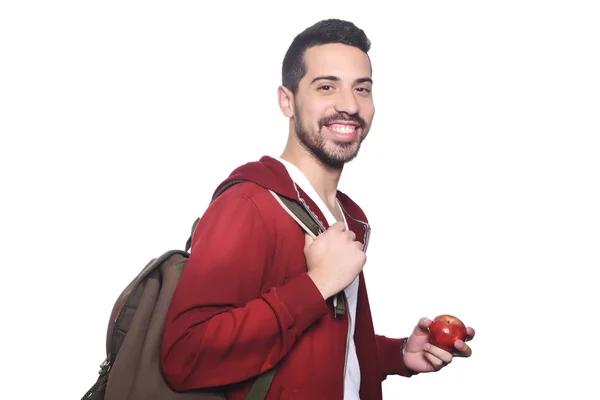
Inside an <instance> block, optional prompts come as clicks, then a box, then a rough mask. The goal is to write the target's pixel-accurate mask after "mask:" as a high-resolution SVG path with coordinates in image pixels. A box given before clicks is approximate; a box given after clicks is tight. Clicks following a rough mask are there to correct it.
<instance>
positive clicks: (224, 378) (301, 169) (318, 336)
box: [162, 20, 475, 400]
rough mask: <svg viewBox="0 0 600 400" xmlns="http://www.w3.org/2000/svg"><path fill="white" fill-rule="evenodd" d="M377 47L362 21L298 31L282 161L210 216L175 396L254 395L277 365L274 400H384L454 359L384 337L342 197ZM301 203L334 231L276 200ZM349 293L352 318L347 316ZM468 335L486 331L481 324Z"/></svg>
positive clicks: (178, 351)
mask: <svg viewBox="0 0 600 400" xmlns="http://www.w3.org/2000/svg"><path fill="white" fill-rule="evenodd" d="M369 48H370V42H369V40H368V39H367V37H366V35H365V34H364V32H363V31H362V30H360V29H358V28H357V27H356V26H354V24H352V23H350V22H346V21H341V20H325V21H321V22H319V23H317V24H315V25H314V26H312V27H310V28H308V29H306V30H305V31H304V32H302V33H301V34H300V35H298V36H297V37H296V38H295V40H294V41H293V43H292V44H291V46H290V48H289V50H288V51H287V53H286V55H285V58H284V61H283V84H282V86H281V87H280V88H279V92H278V95H279V105H280V108H281V110H282V112H283V114H284V115H285V116H286V117H288V118H289V121H290V123H289V136H288V142H287V145H286V147H285V150H284V151H283V154H282V155H281V157H279V158H273V157H268V156H264V157H262V158H261V159H260V160H259V161H255V162H250V163H247V164H245V165H242V166H240V167H239V168H237V169H236V170H235V171H233V173H232V174H231V175H230V176H229V177H228V178H227V179H226V180H225V181H224V182H223V184H226V183H227V182H230V181H233V180H237V179H243V180H246V181H248V182H243V183H238V184H236V185H234V186H233V187H231V188H229V189H227V190H226V191H225V192H224V193H223V194H222V195H221V196H220V197H218V198H217V200H215V201H214V202H213V203H212V204H211V205H210V207H209V208H208V209H207V211H206V212H205V214H204V215H203V217H202V219H201V221H200V223H199V224H198V226H197V229H196V231H195V233H194V236H193V244H192V250H191V255H190V259H189V262H188V264H187V267H186V269H185V271H184V273H183V275H182V277H181V281H180V283H179V286H178V288H177V291H176V293H175V295H174V297H173V300H172V303H171V308H170V312H169V315H168V318H167V324H166V327H165V332H164V341H163V347H162V348H163V352H162V366H163V370H164V374H165V377H166V379H167V381H168V382H169V384H170V385H171V386H172V387H173V388H174V389H175V390H182V391H183V390H190V389H195V388H214V387H222V388H223V390H224V391H225V393H226V395H227V399H230V400H238V399H244V398H245V396H246V394H247V393H248V391H249V389H250V387H251V386H252V384H253V382H254V378H255V377H256V376H258V375H260V374H261V373H263V372H265V371H267V370H270V369H271V368H273V367H277V370H276V374H275V378H274V380H273V382H272V385H271V388H270V390H269V392H268V395H267V397H266V399H268V400H271V399H273V400H274V399H279V400H285V399H297V400H298V399H311V400H321V399H323V400H325V399H327V400H332V399H340V400H342V399H343V400H356V399H363V400H367V399H368V400H377V399H381V397H382V389H381V383H382V381H383V380H384V379H385V378H386V377H387V376H388V375H392V374H396V375H402V376H407V377H408V376H411V375H414V374H416V373H423V372H432V371H437V370H439V369H440V368H442V367H443V366H445V365H447V364H448V363H450V362H451V361H452V358H453V356H459V357H469V356H470V355H471V349H470V348H469V346H468V345H467V344H466V343H464V342H462V341H458V342H457V343H456V348H457V350H456V352H455V353H454V354H451V353H449V352H446V351H444V350H441V349H439V348H437V347H434V346H432V345H431V344H430V343H429V341H428V338H427V328H428V326H429V324H430V323H431V321H430V320H428V319H426V318H423V319H421V320H420V321H419V322H418V324H417V325H416V327H415V329H414V330H413V332H412V334H411V335H410V337H408V338H400V339H392V338H387V337H385V336H380V335H376V334H375V332H374V330H373V322H372V320H371V313H370V309H369V300H368V297H367V288H366V284H365V280H364V275H363V273H362V269H363V266H364V264H365V262H366V255H365V251H366V247H367V244H368V243H367V242H368V236H369V229H370V228H369V224H368V222H367V217H366V216H365V214H364V213H363V211H362V210H361V209H360V207H359V206H358V205H357V204H355V203H354V202H353V201H352V200H351V199H350V198H349V197H348V196H347V195H345V194H343V193H341V192H340V191H338V189H337V186H338V182H339V180H340V176H341V173H342V169H343V167H344V164H345V163H347V162H349V161H350V160H352V159H353V158H354V157H356V155H357V154H358V151H359V148H360V145H361V143H362V141H363V140H364V139H365V138H366V136H367V134H368V132H369V128H370V127H371V122H372V121H373V116H374V113H375V108H374V105H373V97H372V93H371V88H372V80H371V72H372V71H371V62H370V59H369V57H368V55H367V52H368V51H369ZM268 189H270V190H271V191H273V192H276V193H279V194H281V195H283V196H286V197H289V198H292V199H296V200H297V201H299V202H300V203H301V204H302V205H303V206H305V207H306V208H307V209H309V210H310V211H311V212H312V213H313V214H314V215H315V217H316V218H317V219H318V220H319V221H320V222H321V223H322V224H323V226H324V227H325V228H326V231H325V232H324V233H323V234H321V235H319V236H317V237H316V238H315V239H313V238H312V237H310V236H308V235H307V234H305V233H304V231H303V230H302V229H301V228H300V226H299V225H298V224H297V223H296V222H295V221H294V220H293V219H292V218H291V217H290V215H288V214H287V213H286V212H285V211H284V209H283V208H282V207H281V206H280V204H279V203H278V202H277V200H276V199H275V198H274V196H273V195H272V194H271V193H270V192H269V190H268ZM341 292H343V293H344V294H345V296H344V297H341V299H342V300H340V301H342V302H343V303H344V305H345V306H346V312H345V313H341V314H336V312H335V309H336V307H335V306H336V304H334V302H336V300H337V299H340V297H339V296H337V294H338V293H341ZM468 334H469V337H468V340H470V339H472V337H473V336H474V334H475V332H474V330H473V329H472V328H468Z"/></svg>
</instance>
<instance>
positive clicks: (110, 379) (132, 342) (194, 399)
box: [82, 180, 323, 400]
mask: <svg viewBox="0 0 600 400" xmlns="http://www.w3.org/2000/svg"><path fill="white" fill-rule="evenodd" d="M240 182H243V181H242V180H237V181H232V182H230V183H229V184H228V185H226V186H225V187H223V188H222V189H221V190H220V191H218V192H217V193H215V195H214V196H213V199H212V200H213V201H214V200H215V199H216V198H217V196H219V195H220V194H221V193H223V192H224V191H225V190H227V189H228V188H229V187H231V186H233V185H234V184H236V183H240ZM271 193H272V194H273V195H274V197H275V198H276V199H277V200H278V202H279V203H280V204H281V205H282V206H283V207H284V209H285V210H286V211H287V212H288V214H290V215H291V216H292V218H294V219H295V220H296V222H298V223H299V224H300V226H301V227H302V228H303V229H304V230H305V231H306V232H308V233H310V234H311V235H313V236H316V235H318V234H319V233H320V232H322V231H323V227H322V226H320V224H317V222H315V220H314V219H313V218H312V217H311V215H310V214H309V212H308V211H307V210H306V209H305V208H304V207H303V206H302V205H300V204H299V203H298V202H296V201H295V200H292V199H288V198H286V197H283V196H281V195H278V194H275V193H274V192H271ZM199 220H200V218H198V219H196V221H195V222H194V224H193V227H192V235H193V232H194V229H195V228H196V225H197V224H198V222H199ZM192 235H190V237H189V238H188V241H187V243H186V246H185V250H171V251H167V252H166V253H164V254H162V255H161V256H160V257H158V258H155V259H153V260H151V261H150V262H149V263H148V264H147V265H146V266H145V267H144V269H143V270H142V271H141V272H140V273H139V274H138V276H137V277H136V278H135V279H134V280H133V281H131V283H130V284H129V285H128V286H127V287H126V288H125V290H123V292H122V293H121V295H120V296H119V298H118V299H117V301H116V302H115V304H114V306H113V309H112V312H111V315H110V319H109V323H108V329H107V335H106V354H107V356H106V359H105V360H104V362H103V363H102V364H101V365H100V371H99V372H98V373H99V377H98V380H97V381H96V383H95V384H94V385H93V386H92V387H91V388H90V390H88V392H87V393H86V394H85V395H84V396H83V398H82V400H151V399H156V400H175V399H181V400H185V399H187V400H223V399H226V397H225V395H224V394H223V393H222V392H219V391H218V389H212V390H194V391H186V392H183V393H180V392H175V391H174V390H173V389H171V388H170V387H169V385H168V384H167V382H166V381H165V379H164V376H163V373H162V368H161V364H160V354H161V342H162V334H163V328H164V325H165V321H166V318H167V312H168V310H169V305H170V303H171V298H172V297H173V293H174V292H175V288H176V287H177V283H178V282H179V279H180V277H181V274H182V272H183V269H184V268H185V265H186V263H187V261H188V258H189V252H188V251H189V250H190V247H191V241H192ZM275 370H276V368H273V369H271V370H269V371H266V372H265V373H263V374H262V375H260V376H258V377H257V379H256V380H255V382H254V385H253V386H252V389H251V390H250V392H249V393H248V396H247V397H246V400H264V398H265V397H266V395H267V392H268V391H269V387H270V386H271V382H272V380H273V377H274V375H275Z"/></svg>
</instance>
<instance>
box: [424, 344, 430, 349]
mask: <svg viewBox="0 0 600 400" xmlns="http://www.w3.org/2000/svg"><path fill="white" fill-rule="evenodd" d="M430 348H431V345H430V344H429V343H425V344H424V345H423V350H429V349H430Z"/></svg>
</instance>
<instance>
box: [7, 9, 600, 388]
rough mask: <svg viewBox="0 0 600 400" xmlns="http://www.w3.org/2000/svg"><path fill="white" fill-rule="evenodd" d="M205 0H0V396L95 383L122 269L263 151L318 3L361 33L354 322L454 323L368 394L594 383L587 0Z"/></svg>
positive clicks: (595, 200) (595, 96) (596, 31)
mask: <svg viewBox="0 0 600 400" xmlns="http://www.w3.org/2000/svg"><path fill="white" fill-rule="evenodd" d="M215 4H216V3H215ZM215 4H212V5H201V2H197V1H196V2H191V1H185V2H184V1H180V2H156V1H144V2H116V1H112V2H111V1H102V2H81V1H72V2H66V1H62V2H58V1H47V2H41V1H40V2H36V3H33V2H28V1H18V2H17V1H7V2H3V3H2V6H0V57H1V62H0V69H1V71H0V72H1V73H0V132H1V134H2V136H1V138H2V139H1V140H2V141H1V145H0V149H1V150H0V151H1V153H0V154H1V158H0V163H1V165H0V166H1V169H0V171H1V172H0V173H1V179H2V181H1V187H2V194H1V197H0V201H1V207H0V210H1V211H0V212H1V223H0V227H1V228H0V229H1V238H0V239H1V241H0V246H1V247H0V249H1V257H2V258H1V260H2V269H3V271H2V278H1V279H0V282H2V290H1V291H0V296H1V299H0V300H1V303H0V305H1V307H2V313H1V318H2V319H1V321H2V322H1V324H2V328H1V331H0V332H1V333H0V334H1V335H2V339H1V341H0V344H1V346H2V360H1V362H0V365H1V367H0V369H1V370H2V371H3V372H2V374H1V375H0V376H2V384H1V385H0V398H19V399H21V398H23V399H24V398H31V399H33V398H37V396H38V394H39V393H40V392H44V393H46V394H48V393H54V394H55V395H54V398H57V399H77V398H81V396H82V395H83V394H84V393H85V391H86V390H87V389H88V388H89V386H91V385H92V384H93V383H94V382H95V379H96V372H97V370H98V364H99V363H100V362H101V361H102V360H103V358H104V355H105V354H104V345H105V342H104V341H105V334H106V324H107V322H108V317H109V314H110V311H111V309H112V307H113V303H114V300H115V299H116V297H117V296H118V294H119V293H120V292H121V290H122V289H123V288H124V287H125V286H126V285H127V284H128V283H129V281H130V280H131V279H132V278H133V277H134V276H135V275H136V274H137V273H138V272H139V270H140V269H141V268H142V267H143V266H144V265H145V263H146V262H147V261H148V260H149V259H150V258H152V257H155V256H157V255H159V254H160V253H162V252H163V251H165V250H168V249H171V248H182V247H183V246H184V244H185V240H186V239H187V237H188V233H189V228H190V226H191V224H192V222H193V220H194V219H195V218H196V217H197V216H199V215H201V214H202V212H203V210H204V209H205V207H206V206H207V204H208V201H209V198H210V196H211V194H212V192H213V190H214V188H215V186H216V185H217V184H218V183H219V182H220V181H221V180H223V179H224V178H225V177H226V176H227V175H228V174H229V172H230V171H231V170H232V169H233V168H235V167H236V166H238V165H239V164H241V163H244V162H246V161H252V160H255V159H257V158H259V157H260V156H261V155H263V154H268V155H273V156H278V155H279V154H280V152H281V150H282V149H283V146H284V144H285V140H286V137H287V120H286V119H285V117H284V116H283V115H282V114H281V113H280V111H279V109H278V105H277V100H276V89H277V85H279V83H280V70H281V61H282V59H283V55H284V53H285V51H286V49H287V47H288V45H289V44H290V43H291V41H292V39H293V37H294V36H295V35H296V34H297V33H299V32H300V31H302V30H303V29H304V28H306V27H307V26H309V25H311V24H313V23H315V22H317V21H318V20H320V19H323V18H328V17H338V18H343V19H349V20H351V21H353V22H355V23H356V24H357V25H358V26H359V27H361V28H363V29H365V30H366V32H367V34H368V36H369V37H370V39H371V40H372V42H373V47H372V51H371V53H370V55H371V57H372V61H373V65H374V80H375V87H374V96H375V102H376V108H377V112H376V117H375V122H374V126H373V129H372V131H371V135H370V137H369V138H368V139H367V141H366V142H365V144H364V146H363V149H362V151H361V153H360V156H359V158H358V159H357V160H355V161H353V162H352V163H351V164H350V165H348V167H347V170H346V171H345V172H344V175H343V179H342V182H341V187H340V189H341V190H343V191H345V192H346V193H348V194H350V195H351V196H352V197H353V198H354V199H355V200H356V201H357V202H358V203H359V204H360V205H361V206H362V207H363V208H364V209H365V211H366V212H367V214H368V216H369V219H370V221H371V223H372V225H373V236H372V241H371V244H370V247H369V260H368V263H367V266H366V270H365V271H366V274H367V279H368V288H369V292H370V299H371V306H372V309H373V314H374V318H375V325H376V330H377V331H378V332H379V333H382V334H386V335H388V336H396V337H400V336H404V335H408V334H409V333H410V332H411V330H412V328H413V326H414V325H415V324H416V323H417V321H418V319H419V318H420V317H422V316H428V317H430V318H433V317H434V316H435V315H437V314H441V313H451V314H455V315H457V316H459V317H460V318H462V319H463V320H464V321H465V322H466V323H467V324H469V325H471V326H473V327H474V328H475V329H476V330H477V336H476V338H475V340H474V341H473V342H471V345H472V347H473V350H474V352H473V356H472V357H471V358H470V359H466V360H465V359H460V360H455V362H454V363H453V364H451V365H450V366H449V367H448V368H446V369H444V370H442V371H441V372H439V373H434V374H425V375H419V376H417V377H414V378H411V379H405V378H401V377H391V378H389V379H388V380H387V381H385V382H384V398H385V399H399V398H404V399H415V398H419V399H420V400H426V399H438V398H440V396H443V397H444V398H445V399H448V400H450V399H461V400H467V399H507V398H512V399H530V398H532V399H541V398H546V396H548V397H551V398H569V399H575V398H581V399H590V398H592V397H593V396H595V395H594V394H593V393H597V389H596V387H595V386H593V383H594V382H596V381H597V377H598V373H599V372H600V370H599V369H598V359H599V357H600V354H599V350H598V345H597V340H598V328H600V326H599V324H598V315H597V314H598V304H599V303H600V302H599V301H598V300H599V299H598V297H599V296H598V294H597V293H598V291H597V282H598V280H597V278H592V276H595V275H594V274H595V273H597V272H595V271H594V270H597V269H598V266H599V262H600V255H599V243H600V242H599V240H600V212H599V207H598V205H599V204H600V190H599V178H600V162H599V157H598V154H599V152H600V145H599V138H598V135H599V134H600V121H599V119H600V118H599V111H600V78H599V76H600V73H599V71H600V55H599V53H600V52H599V50H600V24H599V23H598V21H599V18H600V13H599V12H598V7H597V6H596V4H597V2H594V1H587V2H585V1H562V2H561V1H523V0H521V1H502V2H500V1H497V2H491V1H485V2H484V1H452V2H450V1H426V2H425V1H419V2H396V3H393V4H394V5H393V6H392V5H391V4H392V3H388V5H383V4H384V3H383V2H376V1H369V2H349V1H318V2H308V1H303V2H284V3H278V5H277V6H275V5H268V3H258V2H252V3H248V2H241V1H240V2H222V3H219V5H215ZM392 7H393V8H392ZM13 392H14V394H12V395H10V393H13ZM16 393H18V394H16Z"/></svg>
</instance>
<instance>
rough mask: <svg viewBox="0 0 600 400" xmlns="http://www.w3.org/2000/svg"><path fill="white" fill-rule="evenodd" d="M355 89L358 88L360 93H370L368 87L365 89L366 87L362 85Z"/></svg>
mask: <svg viewBox="0 0 600 400" xmlns="http://www.w3.org/2000/svg"><path fill="white" fill-rule="evenodd" d="M356 90H358V91H359V92H361V93H370V92H371V90H370V89H367V88H364V87H359V88H356Z"/></svg>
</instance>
